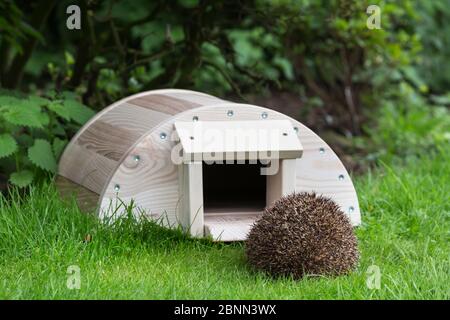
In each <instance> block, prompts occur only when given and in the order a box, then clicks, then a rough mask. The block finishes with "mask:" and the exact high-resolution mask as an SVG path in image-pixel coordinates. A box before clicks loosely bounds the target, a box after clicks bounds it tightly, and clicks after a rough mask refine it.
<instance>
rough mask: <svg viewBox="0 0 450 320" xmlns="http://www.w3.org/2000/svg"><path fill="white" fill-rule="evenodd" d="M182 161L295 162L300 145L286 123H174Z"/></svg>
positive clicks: (299, 153)
mask: <svg viewBox="0 0 450 320" xmlns="http://www.w3.org/2000/svg"><path fill="white" fill-rule="evenodd" d="M174 125H175V130H176V131H177V136H178V137H179V139H180V142H181V145H182V147H183V161H184V162H190V161H194V160H198V159H201V160H212V159H214V160H255V159H296V158H300V157H301V155H302V151H303V148H302V145H301V143H300V141H299V139H298V137H297V135H296V133H295V131H294V129H293V127H292V124H291V122H290V121H288V120H267V121H261V120H254V121H239V120H236V121H231V122H230V121H195V122H186V121H177V122H175V124H174Z"/></svg>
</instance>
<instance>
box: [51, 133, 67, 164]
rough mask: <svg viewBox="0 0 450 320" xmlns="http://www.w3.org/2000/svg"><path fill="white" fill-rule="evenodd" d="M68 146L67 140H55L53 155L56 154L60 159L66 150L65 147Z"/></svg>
mask: <svg viewBox="0 0 450 320" xmlns="http://www.w3.org/2000/svg"><path fill="white" fill-rule="evenodd" d="M66 144H67V140H63V139H60V138H55V139H53V146H52V147H53V153H54V154H55V157H56V158H57V159H58V158H59V156H60V155H61V153H62V152H63V150H64V147H65V146H66Z"/></svg>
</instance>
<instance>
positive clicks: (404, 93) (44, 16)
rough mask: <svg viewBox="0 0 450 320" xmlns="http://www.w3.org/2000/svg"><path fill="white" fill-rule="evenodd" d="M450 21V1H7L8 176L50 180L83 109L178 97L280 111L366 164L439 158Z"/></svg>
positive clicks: (449, 74)
mask: <svg viewBox="0 0 450 320" xmlns="http://www.w3.org/2000/svg"><path fill="white" fill-rule="evenodd" d="M70 4H77V5H78V6H79V7H80V8H81V30H69V29H68V28H67V26H66V20H67V18H68V16H69V15H68V14H67V13H66V8H67V7H68V6H69V5H70ZM373 4H376V5H378V6H379V7H380V10H381V20H380V22H381V29H372V30H371V29H369V28H368V27H367V18H368V16H369V14H368V13H367V7H368V6H369V5H373ZM449 21H450V3H449V0H435V1H420V0H395V1H394V0H383V1H381V0H377V1H366V0H363V1H357V0H315V1H312V0H247V1H241V0H237V1H206V0H189V1H187V0H183V1H182V0H177V1H162V0H155V1H151V2H149V1H146V0H135V1H126V0H115V1H113V0H79V1H76V2H75V3H73V2H72V1H66V0H61V1H56V0H38V1H31V2H30V1H21V0H14V1H13V0H5V1H2V2H1V3H0V84H1V87H2V88H4V89H7V91H2V92H1V93H0V108H1V110H2V113H1V116H0V121H1V122H0V128H1V130H2V131H1V135H0V146H2V151H1V152H0V168H1V172H2V179H9V182H11V183H15V184H17V185H26V183H25V182H28V181H31V177H41V176H45V174H43V172H53V171H54V169H55V162H56V161H57V158H58V155H59V154H60V149H62V148H63V145H64V144H65V143H66V142H67V140H68V139H70V137H71V136H72V135H73V134H74V132H75V131H76V130H77V129H78V128H79V126H80V125H81V124H82V123H83V122H84V121H86V119H87V118H88V116H87V115H92V112H91V111H89V109H88V108H87V107H85V106H89V108H90V109H93V110H96V111H98V110H100V109H102V108H104V107H106V106H107V105H108V104H110V103H112V102H113V101H116V100H118V99H120V98H122V97H125V96H127V95H130V94H133V93H136V92H140V91H144V90H152V89H158V88H169V87H170V88H171V87H175V88H186V89H193V90H198V91H204V92H208V93H211V94H214V95H218V96H221V97H224V98H228V99H231V100H237V101H244V102H250V103H255V104H260V105H265V106H269V107H272V108H275V109H278V110H281V111H283V112H286V113H288V114H289V115H291V116H293V117H296V118H298V119H299V120H300V121H302V122H303V123H305V124H306V125H308V126H309V127H311V128H312V129H314V130H316V131H318V132H319V133H320V134H322V135H324V136H326V137H327V141H328V142H329V143H330V144H331V145H333V146H334V147H335V149H336V151H337V152H338V153H340V155H343V154H348V153H351V154H353V157H354V158H355V159H356V161H358V162H359V163H363V164H367V163H372V161H373V160H376V159H380V158H381V159H384V160H386V159H388V158H389V159H390V158H392V157H393V156H398V155H400V156H402V157H403V156H404V155H405V152H402V151H401V149H402V148H401V146H402V145H403V144H404V143H408V144H412V145H414V146H417V148H416V149H415V150H416V151H414V152H408V154H410V153H412V154H417V153H418V152H419V150H422V149H423V148H425V149H426V150H430V149H433V148H434V146H435V145H436V144H437V143H448V139H449V133H448V125H449V122H448V107H449V105H450V93H449V92H450V89H449V88H450V87H449V85H450V63H449V54H450V39H449V37H450V23H449ZM69 92H70V94H69ZM17 96H20V97H19V98H18V97H17ZM68 96H70V97H69V98H67V97H68ZM80 103H83V104H84V105H85V106H83V105H81V104H80ZM72 112H80V113H82V114H84V117H83V118H82V119H77V118H76V116H74V114H72ZM342 137H345V139H343V138H342ZM55 145H57V147H55ZM50 147H51V148H52V149H53V158H52V159H50V158H48V157H47V158H45V159H44V157H39V154H40V153H42V154H48V152H47V151H49V150H50V149H49V148H50ZM55 148H56V149H58V152H55V150H54V149H55ZM39 150H40V151H39ZM30 151H31V152H30ZM38 158H39V159H38ZM352 168H353V167H352V166H351V169H352ZM12 173H15V174H14V175H12Z"/></svg>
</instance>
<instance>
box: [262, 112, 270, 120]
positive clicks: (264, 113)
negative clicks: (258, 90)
mask: <svg viewBox="0 0 450 320" xmlns="http://www.w3.org/2000/svg"><path fill="white" fill-rule="evenodd" d="M268 116H269V115H268V114H267V112H263V113H261V118H263V119H267V117H268Z"/></svg>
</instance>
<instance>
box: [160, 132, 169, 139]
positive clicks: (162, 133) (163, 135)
mask: <svg viewBox="0 0 450 320" xmlns="http://www.w3.org/2000/svg"><path fill="white" fill-rule="evenodd" d="M159 137H160V138H161V139H163V140H164V139H165V138H167V134H166V133H165V132H161V133H160V134H159Z"/></svg>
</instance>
